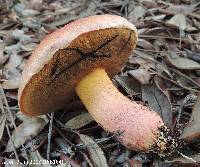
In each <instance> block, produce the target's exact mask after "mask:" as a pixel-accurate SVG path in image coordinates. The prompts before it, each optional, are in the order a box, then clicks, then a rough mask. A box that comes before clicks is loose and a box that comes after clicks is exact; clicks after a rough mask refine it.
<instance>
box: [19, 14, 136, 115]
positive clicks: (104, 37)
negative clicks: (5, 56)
mask: <svg viewBox="0 0 200 167" xmlns="http://www.w3.org/2000/svg"><path fill="white" fill-rule="evenodd" d="M136 41H137V31H136V28H135V26H134V25H133V24H131V23H130V22H128V21H127V20H126V19H124V18H122V17H120V16H115V15H96V16H90V17H87V18H83V19H79V20H77V21H74V22H72V23H70V24H67V25H66V26H64V27H63V28H61V29H58V30H56V31H55V32H53V33H51V34H49V35H47V36H46V37H45V38H44V39H43V40H42V42H41V43H40V44H39V45H38V47H37V48H36V49H35V50H34V52H33V53H32V55H31V57H30V59H29V60H28V62H27V64H26V66H25V68H24V71H23V73H22V81H21V86H20V88H19V95H18V96H19V106H20V109H21V111H22V112H23V113H26V114H28V115H42V114H46V113H48V112H52V111H55V110H58V109H61V108H62V107H63V106H65V105H66V104H67V103H68V102H69V101H70V100H72V98H73V97H74V94H75V93H74V87H75V85H76V84H77V83H78V82H79V81H80V80H81V78H82V77H84V76H85V75H87V73H89V72H90V71H92V70H93V69H95V68H105V69H106V72H107V73H108V75H109V76H110V77H113V76H114V75H115V74H117V73H118V72H119V71H120V69H121V68H122V65H123V63H124V62H125V61H126V59H127V58H128V56H129V55H130V54H131V52H132V50H133V49H134V48H135V45H136Z"/></svg>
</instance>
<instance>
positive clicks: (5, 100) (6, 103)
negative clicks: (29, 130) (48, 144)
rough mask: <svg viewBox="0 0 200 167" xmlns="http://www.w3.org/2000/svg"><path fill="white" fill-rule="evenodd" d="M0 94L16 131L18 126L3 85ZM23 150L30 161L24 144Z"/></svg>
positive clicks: (0, 87) (0, 86)
mask: <svg viewBox="0 0 200 167" xmlns="http://www.w3.org/2000/svg"><path fill="white" fill-rule="evenodd" d="M0 92H1V95H2V96H3V100H4V102H5V105H6V108H7V111H8V112H6V114H7V113H8V114H9V116H10V119H11V122H12V124H13V126H14V129H15V130H16V129H17V126H16V124H15V121H14V118H13V115H12V113H11V110H10V107H9V105H8V101H7V99H6V96H5V93H4V90H3V87H2V85H1V84H0ZM6 128H8V126H6ZM10 139H11V138H10ZM22 149H23V150H24V153H25V157H26V158H27V159H28V154H27V152H26V150H25V148H24V145H23V144H22Z"/></svg>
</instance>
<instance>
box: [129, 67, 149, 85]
mask: <svg viewBox="0 0 200 167" xmlns="http://www.w3.org/2000/svg"><path fill="white" fill-rule="evenodd" d="M128 74H129V75H131V76H132V77H134V78H135V79H136V80H137V81H138V82H140V84H147V83H149V80H150V78H151V75H150V73H149V72H148V71H147V70H146V69H143V68H139V69H136V70H130V71H129V72H128Z"/></svg>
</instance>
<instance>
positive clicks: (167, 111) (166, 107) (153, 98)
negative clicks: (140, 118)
mask: <svg viewBox="0 0 200 167" xmlns="http://www.w3.org/2000/svg"><path fill="white" fill-rule="evenodd" d="M142 100H143V101H146V102H148V105H149V106H150V108H152V109H153V110H154V111H156V112H157V113H158V114H159V115H160V116H161V118H162V119H163V121H164V123H165V124H166V125H167V126H168V127H171V126H172V106H171V103H170V101H169V98H168V97H167V96H166V95H165V93H164V92H163V91H162V90H160V89H159V88H158V87H157V86H156V85H155V84H148V85H142Z"/></svg>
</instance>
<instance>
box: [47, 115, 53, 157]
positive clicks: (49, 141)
mask: <svg viewBox="0 0 200 167" xmlns="http://www.w3.org/2000/svg"><path fill="white" fill-rule="evenodd" d="M53 117H54V112H52V113H51V116H50V118H51V119H50V122H49V133H48V145H47V159H48V160H49V158H50V149H51V133H52V127H53Z"/></svg>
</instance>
